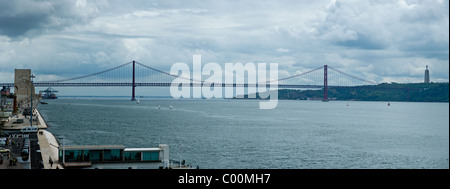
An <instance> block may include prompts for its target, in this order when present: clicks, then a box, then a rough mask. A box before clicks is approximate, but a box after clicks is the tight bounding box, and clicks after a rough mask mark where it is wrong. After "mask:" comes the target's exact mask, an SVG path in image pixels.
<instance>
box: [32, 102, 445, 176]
mask: <svg viewBox="0 0 450 189" xmlns="http://www.w3.org/2000/svg"><path fill="white" fill-rule="evenodd" d="M46 102H48V104H46V105H39V107H38V109H39V111H40V112H41V114H42V115H43V116H44V118H45V119H46V121H47V123H48V124H49V129H48V130H49V131H50V132H52V133H53V134H54V135H55V136H57V137H62V136H64V138H65V143H66V145H110V144H111V145H113V144H117V145H124V146H126V147H157V146H158V144H168V145H169V146H170V159H175V160H179V159H184V160H186V162H187V163H190V164H192V165H193V166H196V165H198V166H199V167H200V168H207V169H216V168H218V169H229V168H237V169H241V168H249V169H259V168H262V169H266V168H269V169H280V168H287V169H304V168H307V169H328V168H333V169H334V168H338V169H341V168H343V169H347V168H350V169H360V168H362V169H365V168H375V169H385V168H394V169H396V168H407V169H409V168H412V169H422V168H426V169H430V168H439V169H448V168H449V104H448V103H410V102H390V106H387V104H388V103H387V102H344V101H330V102H326V103H324V102H321V101H298V100H281V101H278V106H277V108H276V109H272V110H260V109H259V108H258V107H259V102H258V101H257V100H224V99H215V100H213V99H209V100H201V99H182V100H174V99H151V98H146V99H140V104H137V103H135V102H132V101H130V100H129V99H120V98H117V99H98V98H89V99H87V98H84V99H82V98H81V99H80V98H78V99H75V98H66V99H57V100H47V101H46ZM171 105H172V106H173V109H170V108H169V107H170V106H171ZM159 107H160V108H159Z"/></svg>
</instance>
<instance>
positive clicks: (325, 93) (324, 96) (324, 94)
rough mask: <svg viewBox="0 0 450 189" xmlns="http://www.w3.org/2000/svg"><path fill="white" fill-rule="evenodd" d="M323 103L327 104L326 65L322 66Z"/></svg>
mask: <svg viewBox="0 0 450 189" xmlns="http://www.w3.org/2000/svg"><path fill="white" fill-rule="evenodd" d="M322 101H323V102H328V65H324V66H323V99H322Z"/></svg>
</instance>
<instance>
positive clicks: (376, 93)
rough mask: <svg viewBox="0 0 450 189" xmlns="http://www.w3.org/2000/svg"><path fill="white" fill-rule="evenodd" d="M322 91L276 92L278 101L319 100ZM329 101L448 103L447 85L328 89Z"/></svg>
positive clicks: (394, 85)
mask: <svg viewBox="0 0 450 189" xmlns="http://www.w3.org/2000/svg"><path fill="white" fill-rule="evenodd" d="M322 97H323V91H322V90H292V89H282V90H279V91H278V99H290V100H308V99H321V98H322ZM328 98H329V99H330V100H356V101H407V102H449V83H406V84H402V83H390V84H388V83H382V84H379V85H376V86H356V87H348V88H332V87H330V88H328Z"/></svg>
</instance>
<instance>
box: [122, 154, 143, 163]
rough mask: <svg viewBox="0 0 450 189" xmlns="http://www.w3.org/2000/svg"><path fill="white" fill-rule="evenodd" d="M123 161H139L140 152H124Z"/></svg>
mask: <svg viewBox="0 0 450 189" xmlns="http://www.w3.org/2000/svg"><path fill="white" fill-rule="evenodd" d="M124 156H125V161H141V152H124Z"/></svg>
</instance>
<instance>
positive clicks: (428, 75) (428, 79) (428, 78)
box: [424, 65, 430, 83]
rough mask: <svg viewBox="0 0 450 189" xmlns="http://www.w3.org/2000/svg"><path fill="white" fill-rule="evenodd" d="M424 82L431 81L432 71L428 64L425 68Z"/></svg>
mask: <svg viewBox="0 0 450 189" xmlns="http://www.w3.org/2000/svg"><path fill="white" fill-rule="evenodd" d="M424 83H430V71H429V70H428V65H427V68H426V69H425V79H424Z"/></svg>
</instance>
